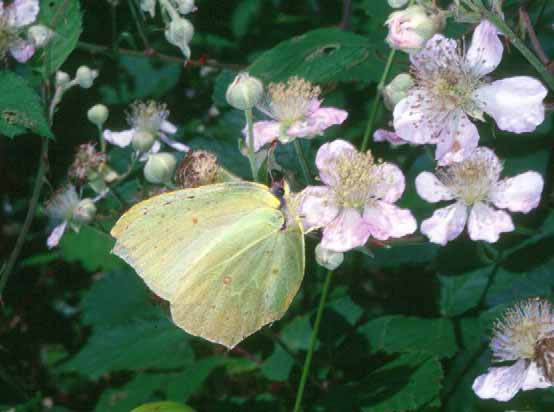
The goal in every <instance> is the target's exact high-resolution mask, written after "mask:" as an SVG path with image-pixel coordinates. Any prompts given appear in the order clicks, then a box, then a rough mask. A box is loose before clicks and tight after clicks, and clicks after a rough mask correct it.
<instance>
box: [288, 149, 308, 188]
mask: <svg viewBox="0 0 554 412" xmlns="http://www.w3.org/2000/svg"><path fill="white" fill-rule="evenodd" d="M292 144H293V146H294V150H295V151H296V156H297V157H298V162H299V163H300V168H301V169H302V175H303V176H304V180H305V181H306V184H307V185H309V184H310V183H311V181H312V178H311V177H310V176H311V175H310V168H309V167H308V163H307V162H306V157H305V156H304V152H303V151H302V146H301V145H300V142H299V141H298V139H294V141H293V142H292Z"/></svg>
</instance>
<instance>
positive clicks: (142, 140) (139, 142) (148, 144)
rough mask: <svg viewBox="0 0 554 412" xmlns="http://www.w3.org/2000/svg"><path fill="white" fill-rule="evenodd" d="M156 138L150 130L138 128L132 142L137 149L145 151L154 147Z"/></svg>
mask: <svg viewBox="0 0 554 412" xmlns="http://www.w3.org/2000/svg"><path fill="white" fill-rule="evenodd" d="M155 140H156V139H155V138H154V136H153V135H152V133H150V132H145V131H143V130H138V131H136V132H135V133H134V134H133V140H131V144H132V145H133V148H134V149H135V150H138V151H139V152H142V153H145V152H147V151H149V150H150V149H151V148H152V145H153V144H154V141H155Z"/></svg>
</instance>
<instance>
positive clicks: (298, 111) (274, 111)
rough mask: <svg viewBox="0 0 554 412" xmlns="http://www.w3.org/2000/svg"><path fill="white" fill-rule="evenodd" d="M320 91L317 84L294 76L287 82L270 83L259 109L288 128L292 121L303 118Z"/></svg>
mask: <svg viewBox="0 0 554 412" xmlns="http://www.w3.org/2000/svg"><path fill="white" fill-rule="evenodd" d="M320 93H321V89H320V88H319V86H314V85H313V84H312V83H310V82H309V81H307V80H304V79H302V78H300V77H296V76H294V77H291V78H290V79H288V80H287V82H281V83H271V84H270V85H269V86H268V87H267V96H266V101H265V102H264V103H262V104H261V105H260V109H261V110H262V111H264V112H266V113H267V114H268V115H269V116H271V117H272V118H274V119H276V120H278V121H280V122H281V123H283V124H284V125H285V126H286V128H288V127H289V126H290V125H291V124H292V123H294V122H296V121H298V120H302V119H304V117H305V116H306V114H307V113H308V112H309V110H310V106H311V103H312V101H313V100H314V99H317V98H318V97H319V95H320Z"/></svg>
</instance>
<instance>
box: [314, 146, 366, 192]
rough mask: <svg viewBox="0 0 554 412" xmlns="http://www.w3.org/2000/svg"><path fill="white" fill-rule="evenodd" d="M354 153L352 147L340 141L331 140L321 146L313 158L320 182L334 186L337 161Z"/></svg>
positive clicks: (354, 150)
mask: <svg viewBox="0 0 554 412" xmlns="http://www.w3.org/2000/svg"><path fill="white" fill-rule="evenodd" d="M356 152H357V150H356V148H355V147H354V145H352V144H351V143H349V142H347V141H346V140H342V139H337V140H333V141H332V142H329V143H325V144H324V145H322V146H321V147H320V148H319V150H318V151H317V155H316V157H315V164H316V166H317V168H318V170H319V177H320V179H321V181H322V182H323V183H325V184H327V185H330V186H332V185H333V184H336V183H337V176H336V174H335V172H334V171H335V167H336V162H337V159H338V158H340V157H342V156H352V155H354V154H355V153H356Z"/></svg>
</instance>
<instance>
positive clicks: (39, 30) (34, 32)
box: [27, 24, 54, 48]
mask: <svg viewBox="0 0 554 412" xmlns="http://www.w3.org/2000/svg"><path fill="white" fill-rule="evenodd" d="M53 34H54V33H53V32H52V30H50V29H49V28H48V27H46V26H43V25H42V24H35V25H34V26H31V27H29V30H28V31H27V38H28V39H29V41H30V42H31V43H32V44H33V45H34V46H35V47H37V48H40V47H45V46H46V45H47V44H48V42H49V41H50V40H51V39H52V35H53Z"/></svg>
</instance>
